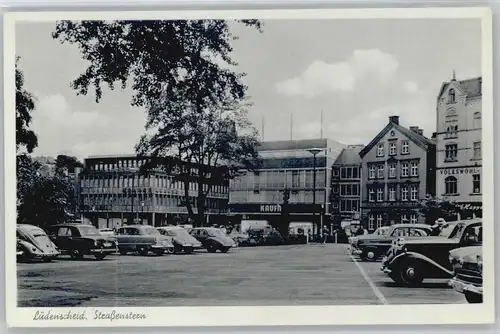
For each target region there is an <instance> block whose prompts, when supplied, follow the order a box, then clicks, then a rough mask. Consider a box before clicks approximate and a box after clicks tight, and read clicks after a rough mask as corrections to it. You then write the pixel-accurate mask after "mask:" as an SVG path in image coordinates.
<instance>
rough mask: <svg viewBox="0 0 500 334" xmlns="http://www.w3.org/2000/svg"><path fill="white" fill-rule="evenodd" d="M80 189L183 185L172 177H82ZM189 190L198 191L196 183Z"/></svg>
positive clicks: (216, 189) (220, 189) (218, 188)
mask: <svg viewBox="0 0 500 334" xmlns="http://www.w3.org/2000/svg"><path fill="white" fill-rule="evenodd" d="M80 186H81V187H82V188H133V187H156V188H166V189H180V190H184V183H183V182H179V181H174V180H173V177H172V176H156V177H154V178H148V177H144V176H137V177H118V178H89V177H84V178H82V179H81V180H80ZM207 189H208V185H206V184H205V185H203V190H204V191H206V190H207ZM189 190H194V191H198V183H196V182H190V183H189ZM228 190H229V188H228V187H227V186H221V185H214V186H212V188H211V192H214V193H222V194H227V192H228Z"/></svg>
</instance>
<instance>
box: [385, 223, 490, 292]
mask: <svg viewBox="0 0 500 334" xmlns="http://www.w3.org/2000/svg"><path fill="white" fill-rule="evenodd" d="M481 226H482V223H481V220H479V219H474V220H472V219H471V220H464V221H460V222H458V223H457V224H456V225H455V227H454V229H453V231H452V232H451V234H450V235H449V236H448V237H441V236H436V237H427V238H418V239H409V240H404V239H399V241H398V244H397V245H396V247H395V252H392V253H388V255H387V257H386V258H384V260H383V262H382V267H381V270H382V271H383V272H385V273H387V274H388V275H389V277H390V278H391V279H392V280H394V281H395V282H397V283H403V284H406V285H410V286H414V285H418V284H420V283H421V282H422V281H423V280H424V279H426V278H431V279H449V278H451V277H453V267H452V265H451V263H450V261H449V253H450V251H451V250H453V249H456V248H460V247H469V246H479V245H481V244H482V227H481Z"/></svg>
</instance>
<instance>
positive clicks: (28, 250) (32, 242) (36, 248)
mask: <svg viewBox="0 0 500 334" xmlns="http://www.w3.org/2000/svg"><path fill="white" fill-rule="evenodd" d="M16 236H17V250H16V255H17V260H18V261H20V262H25V261H29V260H43V261H45V262H50V261H51V260H52V259H54V258H56V257H57V256H58V255H59V254H60V252H59V250H58V249H57V247H56V245H54V243H53V242H52V241H51V240H50V238H49V236H48V235H47V233H45V231H44V230H42V229H41V228H39V227H37V226H34V225H28V224H19V225H17V227H16Z"/></svg>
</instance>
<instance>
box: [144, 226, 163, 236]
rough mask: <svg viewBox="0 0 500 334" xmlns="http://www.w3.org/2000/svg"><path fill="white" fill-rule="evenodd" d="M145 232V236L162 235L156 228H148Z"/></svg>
mask: <svg viewBox="0 0 500 334" xmlns="http://www.w3.org/2000/svg"><path fill="white" fill-rule="evenodd" d="M143 231H144V234H147V235H158V234H160V232H158V230H157V229H155V228H154V227H146V228H144V229H143Z"/></svg>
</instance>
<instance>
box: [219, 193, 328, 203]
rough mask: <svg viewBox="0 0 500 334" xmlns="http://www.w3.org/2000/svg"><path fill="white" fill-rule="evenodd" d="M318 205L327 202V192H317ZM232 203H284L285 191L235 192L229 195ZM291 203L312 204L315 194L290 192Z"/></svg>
mask: <svg viewBox="0 0 500 334" xmlns="http://www.w3.org/2000/svg"><path fill="white" fill-rule="evenodd" d="M315 196H316V203H323V202H324V201H325V191H324V190H316V194H315ZM229 202H231V203H283V191H275V190H260V191H253V190H235V191H231V192H230V193H229ZM289 202H290V203H312V202H313V192H312V191H304V190H299V191H297V190H292V191H290V199H289Z"/></svg>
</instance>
